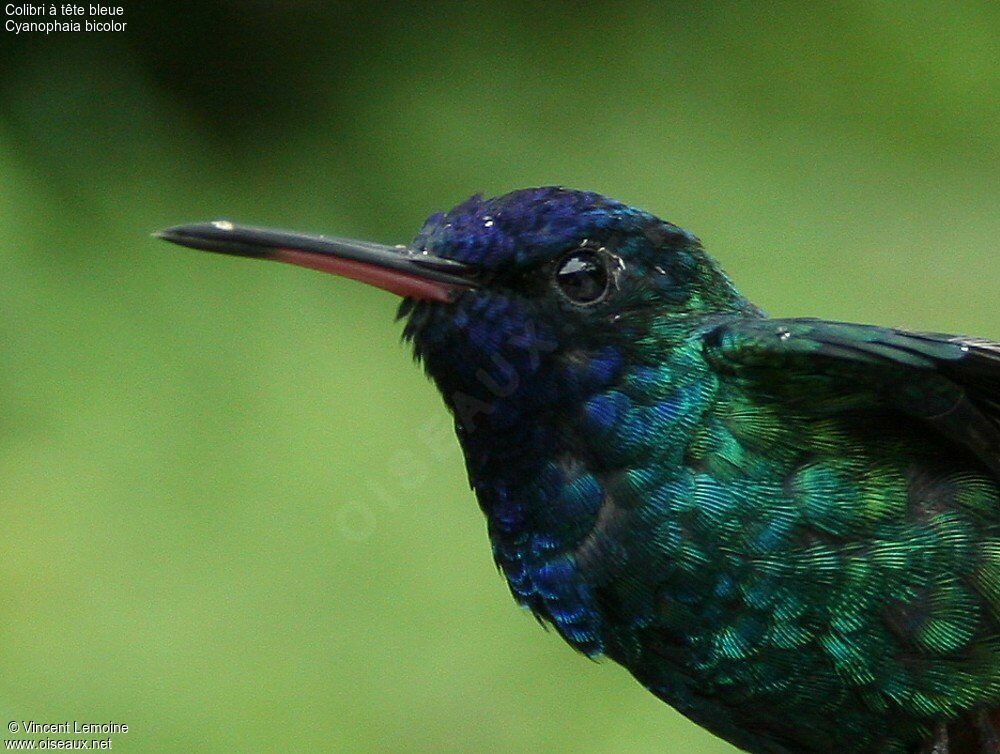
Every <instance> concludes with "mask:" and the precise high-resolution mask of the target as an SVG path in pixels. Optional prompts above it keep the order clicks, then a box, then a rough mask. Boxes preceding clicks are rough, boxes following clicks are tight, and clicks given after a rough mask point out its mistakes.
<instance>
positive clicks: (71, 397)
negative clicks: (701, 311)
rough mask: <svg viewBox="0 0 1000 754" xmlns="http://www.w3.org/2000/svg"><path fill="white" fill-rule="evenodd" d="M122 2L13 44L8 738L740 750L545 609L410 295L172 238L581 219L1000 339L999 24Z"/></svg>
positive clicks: (1, 144) (281, 747)
mask: <svg viewBox="0 0 1000 754" xmlns="http://www.w3.org/2000/svg"><path fill="white" fill-rule="evenodd" d="M122 2H123V3H127V4H126V5H125V17H124V20H125V21H127V23H128V27H127V30H126V31H125V32H123V33H120V34H103V35H100V34H90V35H86V34H63V35H50V36H44V35H22V36H17V35H14V34H12V33H10V32H3V33H2V34H0V310H2V317H0V360H2V361H0V364H2V367H0V506H2V507H0V510H2V522H3V526H2V527H0V605H2V608H0V717H2V720H0V722H5V721H7V720H18V721H20V720H27V719H34V720H41V721H61V720H94V721H101V720H114V721H117V722H124V723H127V724H128V726H129V732H128V733H127V734H119V735H116V736H114V737H113V739H114V748H115V750H121V751H271V750H275V751H361V752H363V751H380V750H388V751H414V752H417V751H434V752H440V751H500V752H516V751H537V750H546V751H574V752H621V751H630V752H640V751H649V752H654V751H655V752H663V751H671V752H699V753H704V754H709V753H715V754H722V752H729V751H732V749H731V748H730V747H728V746H726V745H725V744H723V743H721V742H719V741H718V740H717V739H714V738H713V737H712V736H710V735H709V734H707V733H705V732H703V731H701V730H699V729H698V728H696V727H695V726H694V725H692V724H690V723H688V722H687V721H685V720H684V719H683V718H681V717H680V716H679V715H677V714H676V713H674V712H673V711H672V710H670V709H668V708H667V707H666V706H664V705H663V704H661V703H659V702H658V701H656V700H655V699H654V698H653V697H652V696H650V695H648V694H647V693H646V692H644V691H643V690H641V689H640V688H639V687H638V686H637V685H636V684H635V683H634V682H633V681H632V680H631V679H630V678H629V677H628V676H627V674H626V673H625V672H624V671H622V670H621V669H619V668H617V667H616V666H614V665H611V664H609V663H597V664H595V663H590V662H587V661H585V660H583V659H581V658H580V657H578V656H575V655H574V654H573V652H572V651H571V650H570V649H568V648H567V647H566V646H564V645H563V643H562V642H561V641H560V640H559V639H558V638H557V637H556V636H555V635H554V634H548V635H546V634H545V633H543V632H542V631H541V630H540V629H539V627H538V626H537V625H536V624H535V622H534V621H533V620H532V619H531V618H530V617H529V616H528V615H526V614H523V613H521V612H520V611H519V610H518V609H517V608H516V607H515V606H514V605H513V603H512V602H511V600H510V598H509V596H508V594H507V590H506V587H505V586H504V584H503V583H502V581H501V579H500V577H499V576H498V575H497V573H496V572H495V570H494V568H493V565H492V563H491V558H490V554H489V548H488V544H487V540H486V537H485V527H484V522H483V520H482V517H481V514H480V513H479V511H478V509H477V507H476V504H475V502H474V500H473V498H472V495H471V493H470V492H469V490H468V487H467V485H466V482H465V479H464V470H463V464H462V460H461V457H460V454H459V450H458V447H457V444H456V442H455V440H454V439H453V437H452V435H451V431H450V429H449V424H448V419H447V417H446V415H445V412H444V409H443V408H442V406H441V405H440V402H439V400H438V398H437V396H436V395H435V393H434V390H433V388H432V386H431V385H430V384H429V383H427V382H426V381H425V380H424V378H423V376H422V374H421V373H420V371H419V370H418V369H416V368H414V367H413V365H412V364H411V363H410V358H409V355H408V353H407V352H406V350H405V349H404V348H403V347H402V346H401V345H400V344H399V342H398V335H399V329H400V328H399V326H398V325H397V324H395V323H394V322H393V314H394V307H395V302H394V301H393V299H392V297H391V296H390V295H389V294H385V293H382V292H379V291H375V290H371V289H366V288H364V287H362V286H360V285H358V284H355V283H351V282H349V281H342V280H336V279H333V278H331V277H328V276H323V275H319V274H317V273H311V272H308V271H303V270H298V269H292V268H289V267H285V266H278V265H265V264H255V263H250V262H246V261H244V260H234V259H227V258H222V257H215V256H211V255H199V254H195V253H193V252H187V251H184V250H180V249H178V248H175V247H169V246H167V245H166V244H163V243H160V242H157V241H154V240H153V239H151V238H150V236H149V234H150V232H151V231H153V230H155V229H157V228H160V227H164V226H167V225H173V224H177V223H180V222H186V221H196V220H207V219H212V218H216V217H220V216H222V217H227V218H230V219H233V220H238V221H243V222H253V223H258V224H272V225H277V226H281V227H289V228H297V229H302V230H312V231H319V232H323V231H325V232H331V233H336V234H339V235H349V236H356V237H364V238H371V239H374V240H380V241H391V242H398V241H405V240H407V239H408V238H409V237H411V235H412V234H413V233H414V232H415V230H416V229H417V227H418V225H419V223H420V222H421V220H422V219H423V217H424V216H425V215H427V214H429V213H430V212H431V211H434V210H439V209H443V208H447V207H449V206H450V205H452V204H454V203H456V202H457V201H459V200H461V199H464V198H465V197H466V196H467V195H469V194H471V193H473V192H475V191H484V192H486V193H499V192H504V191H507V190H509V189H512V188H516V187H524V186H531V185H542V184H552V183H558V184H565V185H570V186H574V187H579V188H588V189H594V190H598V191H601V192H603V193H606V194H610V195H612V196H615V197H616V198H620V199H623V200H625V201H627V202H630V203H633V204H637V205H640V206H642V207H645V208H648V209H650V210H652V211H654V212H656V213H657V214H660V215H662V216H664V217H666V218H669V219H670V220H672V221H674V222H676V223H678V224H680V225H682V226H683V227H685V228H687V229H689V230H692V231H693V232H695V233H697V234H698V235H699V236H701V237H702V239H703V240H704V242H705V243H706V245H707V246H708V247H709V248H710V250H711V251H712V252H713V253H714V254H715V255H716V256H717V257H718V258H719V259H720V260H721V262H722V263H723V265H724V266H725V267H726V268H727V270H728V271H729V272H730V274H731V275H732V276H733V277H734V278H735V279H736V280H737V281H738V283H739V284H740V285H741V287H742V289H743V290H744V292H746V293H747V294H748V295H749V296H750V297H752V298H753V299H754V300H755V301H757V302H758V303H760V304H761V305H762V306H764V307H765V308H766V309H768V310H769V311H770V312H771V313H773V314H776V315H817V316H823V317H831V318H840V319H847V320H859V321H872V322H880V323H888V324H897V325H904V326H909V327H915V328H924V329H933V330H940V331H957V332H964V333H970V334H978V335H982V336H992V337H994V338H998V337H1000V310H998V305H997V304H998V300H997V283H998V279H1000V260H998V256H997V244H996V239H997V237H998V235H1000V219H998V212H997V203H998V202H997V200H998V198H1000V182H998V180H997V176H998V162H997V157H998V154H1000V149H998V147H1000V128H998V123H1000V111H998V110H1000V108H998V102H1000V97H998V93H1000V92H998V85H1000V70H998V62H997V61H998V58H1000V56H998V40H1000V14H998V7H1000V6H998V5H997V4H996V3H987V2H983V3H975V2H957V3H938V2H929V1H927V0H918V1H917V2H843V3H831V4H822V5H821V4H811V3H794V2H787V3H768V4H761V3H742V2H709V3H704V2H689V3H685V2H668V3H659V4H653V3H648V4H647V3H640V2H611V3H601V4H593V5H592V6H586V5H584V4H566V5H565V6H561V4H557V3H546V4H542V3H530V4H528V3H524V4H521V3H504V2H496V3H490V4H478V3H471V2H470V3H463V4H458V3H455V4H450V5H443V4H441V5H435V4H425V3H412V4H394V3H378V4H376V3H356V4H355V3H344V2H319V1H318V0H311V1H310V0H303V1H300V2H291V3H278V2H267V1H265V0H257V1H256V2H236V1H235V0H230V1H228V2H227V1H225V0H198V2H194V1H193V0H184V1H182V2H170V3H168V2H153V1H152V0H144V1H143V2H141V3H139V2H130V0H122ZM560 6H561V7H560ZM4 20H6V17H5V18H4ZM21 20H24V19H21ZM21 737H23V736H21ZM14 738H17V736H14Z"/></svg>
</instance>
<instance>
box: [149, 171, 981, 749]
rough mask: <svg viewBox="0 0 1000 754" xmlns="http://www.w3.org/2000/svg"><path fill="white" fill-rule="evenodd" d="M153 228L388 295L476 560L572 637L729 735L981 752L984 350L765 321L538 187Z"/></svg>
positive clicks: (613, 205) (635, 213)
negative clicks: (346, 234) (376, 220)
mask: <svg viewBox="0 0 1000 754" xmlns="http://www.w3.org/2000/svg"><path fill="white" fill-rule="evenodd" d="M158 235H159V236H160V237H161V238H163V239H166V240H167V241H172V242H174V243H177V244H180V245H182V246H188V247H193V248H195V249H203V250H206V251H211V252H219V253H223V254H231V255H236V256H243V257H252V258H256V259H271V260H276V261H279V262H285V263H288V264H294V265H300V266H303V267H309V268H313V269H317V270H322V271H326V272H330V273H334V274H336V275H340V276H343V277H347V278H352V279H355V280H359V281H362V282H365V283H368V284H371V285H373V286H376V287H379V288H382V289H385V290H388V291H391V292H392V293H395V294H398V295H399V296H401V297H402V302H401V304H400V306H399V310H398V318H400V319H402V320H403V321H404V326H403V338H404V339H405V340H406V341H408V342H409V343H411V344H412V348H413V352H414V355H415V358H416V359H417V360H418V361H419V362H421V363H422V364H423V366H424V369H425V370H426V372H427V374H428V375H429V376H430V378H431V379H432V380H433V382H434V383H435V384H436V385H437V387H438V389H439V391H440V393H441V396H442V397H443V399H444V403H445V405H446V407H447V409H448V410H449V411H450V412H451V414H452V416H453V417H454V424H455V431H456V433H457V436H458V439H459V443H460V445H461V448H462V451H463V454H464V456H465V464H466V469H467V472H468V477H469V482H470V486H471V488H472V490H473V491H474V493H475V496H476V498H477V500H478V503H479V505H480V507H481V509H482V511H483V513H484V514H485V518H486V523H487V529H488V534H489V539H490V543H491V547H492V555H493V558H494V560H495V562H496V564H497V566H498V568H499V570H500V571H501V573H502V574H503V576H504V577H505V579H506V581H507V584H508V585H509V587H510V591H511V593H512V594H513V597H514V599H515V600H516V601H517V602H518V603H519V604H520V605H521V606H523V607H524V608H527V609H528V610H529V611H530V612H531V613H533V614H534V615H535V616H536V617H537V618H538V619H539V620H540V621H541V622H542V623H543V624H545V625H548V626H550V627H552V628H554V629H555V631H557V632H558V633H559V635H561V636H562V638H563V639H565V640H566V642H568V643H569V644H570V645H571V646H572V647H573V648H575V649H576V650H578V651H579V652H581V653H582V654H584V655H586V656H588V657H591V658H598V657H601V656H603V657H608V658H610V659H611V660H613V661H615V662H617V663H619V664H620V665H622V666H624V667H625V668H626V669H627V670H628V671H629V672H630V673H631V674H632V675H633V676H634V677H635V678H636V679H637V680H638V681H639V682H640V683H641V684H642V685H643V686H645V688H647V689H648V690H649V691H650V692H652V693H653V694H655V695H656V696H657V697H659V698H660V699H662V700H663V701H664V702H666V703H668V704H670V705H672V706H673V707H674V708H676V709H677V710H679V711H680V712H681V713H683V714H684V715H685V716H687V717H688V718H690V719H691V720H693V721H694V722H695V723H697V724H699V725H701V726H703V727H705V728H707V729H708V730H709V731H711V732H712V733H714V734H715V735H717V736H720V737H721V738H723V739H725V740H726V741H728V742H730V743H731V744H733V745H735V746H736V747H738V748H740V749H743V750H745V751H748V752H756V753H758V754H790V753H792V752H859V753H860V752H880V753H881V752H889V753H891V754H902V753H906V754H910V753H913V754H917V753H919V754H968V753H972V752H1000V344H998V343H996V342H990V341H988V340H984V339H979V338H971V337H961V336H956V335H944V334H935V333H925V332H908V331H905V330H901V329H894V328H889V327H877V326H872V325H863V324H851V323H846V322H835V321H825V320H820V319H809V318H790V319H777V318H770V317H768V316H767V315H766V314H765V313H764V312H763V311H762V310H761V309H759V308H758V307H757V306H755V305H754V304H753V303H751V302H750V301H749V300H747V299H746V298H744V297H743V296H742V295H741V294H740V293H739V291H738V290H737V289H736V288H735V287H734V285H733V283H732V282H731V281H730V279H729V278H728V277H727V276H726V275H725V274H724V273H723V272H722V270H721V269H720V267H719V266H718V265H717V263H716V262H715V261H714V260H713V258H712V257H710V256H709V255H708V254H707V253H706V252H705V251H704V249H703V247H702V244H701V243H700V241H699V240H698V238H697V237H695V236H694V235H692V234H691V233H688V232H687V231H685V230H682V229H681V228H679V227H678V226H676V225H673V224H671V223H669V222H665V221H663V220H660V219H659V218H657V217H655V216H654V215H652V214H650V213H648V212H646V211H643V210H640V209H637V208H634V207H631V206H628V205H626V204H623V203H621V202H618V201H614V200H612V199H610V198H607V197H605V196H602V195H600V194H597V193H593V192H588V191H576V190H570V189H566V188H562V187H543V188H533V189H524V190H518V191H513V192H511V193H508V194H505V195H502V196H498V197H493V198H484V197H482V196H480V195H476V196H473V197H472V198H471V199H469V200H467V201H465V202H463V203H461V204H459V205H458V206H456V207H454V208H453V209H451V210H450V211H448V212H446V213H438V214H434V215H432V216H431V217H430V218H429V219H428V220H427V221H426V222H425V223H424V225H423V226H422V228H421V229H420V231H419V232H418V233H417V235H416V237H415V238H414V240H413V241H412V242H411V243H410V244H408V245H400V246H391V245H382V244H377V243H370V242H367V241H352V240H346V239H341V238H333V237H326V236H311V235H302V234H297V233H289V232H283V231H276V230H270V229H264V228H257V227H249V226H241V225H234V224H233V223H230V222H227V221H216V222H212V223H201V224H194V225H182V226H178V227H173V228H170V229H168V230H164V231H162V232H160V233H159V234H158Z"/></svg>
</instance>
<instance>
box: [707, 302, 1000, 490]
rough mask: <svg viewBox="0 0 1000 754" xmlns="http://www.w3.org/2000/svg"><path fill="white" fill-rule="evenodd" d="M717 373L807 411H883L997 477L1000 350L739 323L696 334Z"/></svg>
mask: <svg viewBox="0 0 1000 754" xmlns="http://www.w3.org/2000/svg"><path fill="white" fill-rule="evenodd" d="M703 342H704V349H705V354H706V358H707V359H708V361H709V362H710V363H711V364H712V365H713V366H714V367H715V368H716V369H717V370H718V371H719V373H720V374H722V375H724V376H725V375H728V376H729V377H730V378H731V379H733V380H735V381H737V382H738V383H742V384H744V385H746V386H748V387H752V389H753V390H754V392H755V393H757V394H758V395H770V396H772V397H774V398H775V399H779V400H781V401H782V402H783V403H784V404H785V405H789V406H793V405H794V406H797V407H798V408H800V409H802V410H805V411H808V412H816V413H836V412H837V411H840V410H858V409H861V410H864V409H866V408H880V409H889V410H892V411H897V412H900V413H901V414H904V415H906V416H909V417H912V418H915V419H918V420H920V421H922V422H925V423H926V424H927V425H929V426H930V427H932V428H933V429H935V430H936V431H938V432H939V433H941V434H942V435H944V436H945V437H946V438H948V439H949V440H951V441H952V442H954V443H957V444H958V445H959V446H961V447H964V448H966V449H967V450H968V451H970V452H972V453H973V454H974V455H975V456H976V457H977V458H978V459H979V460H980V461H981V462H982V463H983V464H985V466H986V467H987V468H988V469H989V470H990V471H991V472H992V474H993V476H994V477H996V478H997V479H1000V343H995V342H991V341H988V340H981V339H976V338H966V337H961V336H955V335H943V334H938V333H920V332H906V331H903V330H895V329H891V328H885V327H874V326H871V325H857V324H850V323H845V322H829V321H825V320H818V319H738V320H730V321H727V322H725V323H723V324H721V325H719V326H717V327H715V328H714V329H712V330H710V331H709V332H707V333H706V335H705V336H704V341H703Z"/></svg>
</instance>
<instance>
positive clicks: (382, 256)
mask: <svg viewBox="0 0 1000 754" xmlns="http://www.w3.org/2000/svg"><path fill="white" fill-rule="evenodd" d="M155 235H156V236H157V237H158V238H162V239H163V240H165V241H170V242H171V243H175V244H179V245H181V246H188V247H190V248H192V249H201V250H202V251H212V252H216V253H219V254H232V255H235V256H242V257H255V258H258V259H272V258H276V257H277V255H278V254H279V252H281V251H286V250H287V251H298V252H305V253H309V254H318V255H322V256H327V257H333V258H336V259H343V260H350V261H353V262H359V263H362V264H368V265H373V266H376V267H380V268H382V269H386V270H395V271H397V272H400V273H403V274H406V275H413V276H418V277H421V278H424V279H425V280H430V281H434V282H438V283H445V284H449V285H455V286H462V287H474V286H475V285H476V282H475V273H476V270H475V269H474V268H473V267H471V266H469V265H467V264H463V263H462V262H457V261H455V260H453V259H444V258H442V257H435V256H432V255H430V254H425V253H422V252H418V251H413V250H411V249H408V248H406V247H401V246H387V245H384V244H377V243H371V242H368V241H352V240H349V239H346V238H331V237H329V236H313V235H306V234H303V233H291V232H288V231H282V230H271V229H268V228H254V227H250V226H246V225H235V224H233V223H230V222H228V221H226V220H216V221H215V222H210V223H195V224H192V225H178V226H176V227H173V228H167V229H166V230H161V231H159V232H158V233H156V234H155Z"/></svg>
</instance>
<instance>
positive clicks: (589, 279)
mask: <svg viewBox="0 0 1000 754" xmlns="http://www.w3.org/2000/svg"><path fill="white" fill-rule="evenodd" d="M555 281H556V286H557V287H558V288H559V290H560V291H561V292H562V294H563V295H564V296H565V297H566V298H568V299H569V300H570V301H572V302H573V303H574V304H594V303H596V302H598V301H600V300H601V299H602V298H604V294H606V293H607V292H608V284H609V282H610V275H609V273H608V266H607V262H606V260H605V258H604V256H602V255H601V254H599V253H598V252H597V251H592V250H590V249H580V250H578V251H574V252H572V253H570V254H567V255H566V256H565V257H563V258H562V260H561V261H560V262H559V265H558V267H556V276H555Z"/></svg>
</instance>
